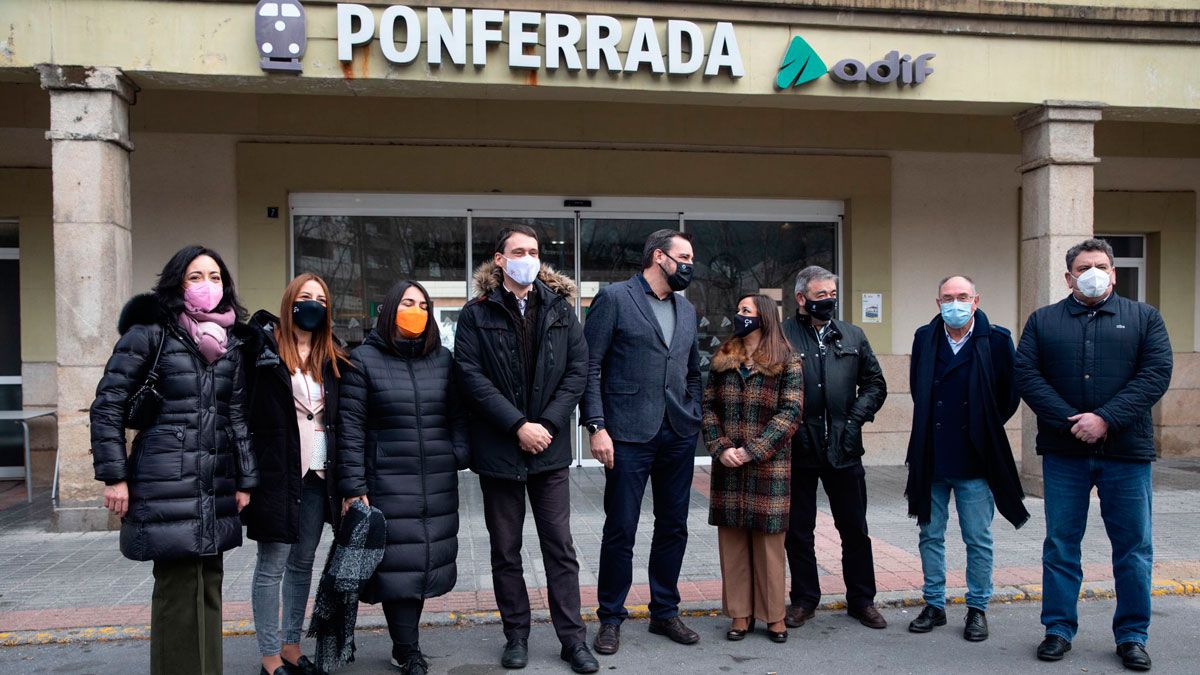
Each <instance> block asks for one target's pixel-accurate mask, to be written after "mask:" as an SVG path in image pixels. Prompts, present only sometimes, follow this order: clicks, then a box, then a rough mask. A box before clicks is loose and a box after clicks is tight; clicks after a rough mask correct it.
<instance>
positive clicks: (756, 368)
mask: <svg viewBox="0 0 1200 675" xmlns="http://www.w3.org/2000/svg"><path fill="white" fill-rule="evenodd" d="M745 362H746V345H745V343H744V342H742V338H738V337H735V338H730V339H728V340H726V341H725V344H723V345H721V348H720V349H719V350H717V353H716V354H714V355H713V358H712V365H710V366H709V370H711V371H713V372H718V373H719V372H724V371H726V370H736V369H737V368H738V366H740V365H742V364H743V363H745ZM786 369H787V364H786V363H774V364H772V363H768V362H767V355H766V354H765V353H763V352H762V351H755V352H754V356H753V358H752V360H751V363H750V370H751V372H755V373H762V374H763V375H766V376H767V377H779V376H780V375H782V374H783V371H784V370H786Z"/></svg>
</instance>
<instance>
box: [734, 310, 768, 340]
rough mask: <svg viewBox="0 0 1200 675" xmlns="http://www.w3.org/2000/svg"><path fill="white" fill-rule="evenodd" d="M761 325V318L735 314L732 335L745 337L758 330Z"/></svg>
mask: <svg viewBox="0 0 1200 675" xmlns="http://www.w3.org/2000/svg"><path fill="white" fill-rule="evenodd" d="M761 325H762V319H760V318H759V317H757V316H741V315H739V316H735V317H733V337H738V338H740V337H746V336H747V335H749V334H751V333H753V332H754V331H756V330H758V329H759V327H760V326H761Z"/></svg>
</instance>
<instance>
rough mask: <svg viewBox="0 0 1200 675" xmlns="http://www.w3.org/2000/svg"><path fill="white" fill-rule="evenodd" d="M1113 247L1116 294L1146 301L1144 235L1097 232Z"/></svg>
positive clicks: (1099, 236)
mask: <svg viewBox="0 0 1200 675" xmlns="http://www.w3.org/2000/svg"><path fill="white" fill-rule="evenodd" d="M1096 236H1097V237H1098V238H1100V239H1103V240H1104V241H1107V242H1108V244H1109V245H1110V246H1112V247H1113V264H1114V265H1115V266H1116V268H1117V283H1116V285H1115V286H1114V289H1115V290H1116V292H1117V295H1120V296H1121V297H1125V298H1129V299H1130V300H1137V301H1138V302H1146V237H1145V236H1144V235H1140V234H1132V235H1130V234H1117V235H1114V234H1098V235H1096Z"/></svg>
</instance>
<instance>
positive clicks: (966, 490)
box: [905, 276, 1029, 642]
mask: <svg viewBox="0 0 1200 675" xmlns="http://www.w3.org/2000/svg"><path fill="white" fill-rule="evenodd" d="M935 302H936V303H937V306H938V315H937V316H935V317H933V320H932V321H930V322H929V323H928V324H927V325H924V326H921V327H920V328H918V329H917V333H916V335H915V336H914V337H913V346H912V360H911V361H910V362H909V380H908V381H909V388H910V390H911V391H912V398H913V423H912V435H911V436H910V437H909V442H908V459H907V460H906V461H905V463H906V464H908V488H907V489H906V490H905V494H906V495H907V496H908V515H910V516H913V517H914V518H916V519H917V524H918V525H919V526H920V528H921V535H920V549H921V569H922V571H923V572H924V574H925V589H924V590H925V609H923V610H922V611H921V614H920V616H918V617H917V618H916V619H914V620H913V621H912V623H910V624H909V625H908V630H909V631H911V632H913V633H928V632H929V631H931V630H933V628H934V627H935V626H944V625H945V624H946V523H947V522H948V521H949V516H950V512H949V505H950V493H951V492H953V493H954V504H955V508H956V510H957V511H958V524H959V528H960V529H961V531H962V537H963V542H964V543H965V544H966V546H967V598H966V600H967V603H966V604H967V618H966V622H965V624H966V625H965V626H964V627H963V638H964V639H966V640H969V641H971V642H980V641H982V640H986V639H987V637H988V625H987V608H988V601H990V600H991V597H992V518H993V516H994V511H995V509H996V507H999V509H1000V513H1001V514H1002V515H1003V516H1004V517H1005V518H1007V519H1008V520H1009V521H1010V522H1011V523H1012V524H1013V525H1014V526H1016V527H1021V525H1024V524H1025V521H1026V520H1028V519H1029V512H1028V511H1026V510H1025V506H1024V505H1023V504H1022V503H1021V499H1022V497H1023V496H1024V492H1023V491H1022V490H1021V479H1020V476H1019V475H1018V474H1017V465H1016V462H1014V461H1013V455H1012V448H1011V447H1010V446H1009V444H1008V435H1007V434H1006V433H1005V431H1004V423H1005V422H1007V421H1008V419H1009V418H1010V417H1012V416H1013V413H1015V412H1016V411H1017V406H1018V405H1019V404H1020V399H1019V398H1018V397H1017V389H1016V386H1015V385H1014V383H1013V358H1014V356H1015V350H1014V349H1013V341H1012V335H1011V334H1010V333H1009V332H1008V329H1007V328H1002V327H1000V326H996V325H993V324H992V323H991V322H989V321H988V318H987V315H986V314H984V313H983V310H981V309H979V292H978V291H977V290H976V289H975V282H974V281H972V280H971V279H970V278H969V277H965V276H949V277H946V278H945V279H943V280H942V282H941V283H940V284H938V293H937V297H936V298H935Z"/></svg>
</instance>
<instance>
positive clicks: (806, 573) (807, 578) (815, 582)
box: [785, 464, 875, 610]
mask: <svg viewBox="0 0 1200 675" xmlns="http://www.w3.org/2000/svg"><path fill="white" fill-rule="evenodd" d="M818 480H820V481H821V483H822V484H823V485H824V486H825V494H827V495H829V510H830V511H831V512H832V514H833V524H834V526H835V527H836V528H837V531H838V534H840V535H841V537H842V579H843V580H844V581H845V582H846V605H847V606H848V607H849V608H850V609H852V610H858V609H862V608H863V607H866V606H868V605H873V604H875V559H874V557H873V556H872V554H871V537H869V536H868V535H867V480H866V472H865V471H863V467H862V465H861V464H857V465H855V466H852V467H848V468H845V469H834V468H831V467H820V468H804V467H793V468H792V511H791V520H790V522H789V523H788V532H787V538H786V540H785V547H786V548H787V557H788V566H789V567H790V568H791V572H792V591H791V600H792V604H793V605H799V606H801V607H805V608H808V609H815V608H816V607H817V605H818V604H820V602H821V582H820V580H819V577H818V574H817V556H816V551H815V550H814V544H815V542H814V536H813V535H814V531H815V530H816V527H817V481H818Z"/></svg>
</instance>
